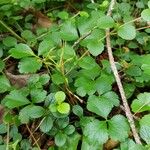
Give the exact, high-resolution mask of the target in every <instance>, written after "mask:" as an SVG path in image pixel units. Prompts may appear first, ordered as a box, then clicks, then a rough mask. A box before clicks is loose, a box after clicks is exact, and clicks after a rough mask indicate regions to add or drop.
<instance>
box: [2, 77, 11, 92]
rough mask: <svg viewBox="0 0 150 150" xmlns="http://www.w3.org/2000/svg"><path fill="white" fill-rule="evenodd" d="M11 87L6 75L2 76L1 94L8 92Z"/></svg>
mask: <svg viewBox="0 0 150 150" xmlns="http://www.w3.org/2000/svg"><path fill="white" fill-rule="evenodd" d="M10 87H11V85H10V82H9V80H8V79H7V78H6V77H5V76H4V75H0V93H4V92H6V91H8V90H9V88H10Z"/></svg>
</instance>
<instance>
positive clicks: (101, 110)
mask: <svg viewBox="0 0 150 150" xmlns="http://www.w3.org/2000/svg"><path fill="white" fill-rule="evenodd" d="M112 108H113V105H112V104H111V100H110V99H107V98H104V97H100V96H99V97H97V96H95V95H92V96H90V97H89V99H88V102H87V109H88V110H89V111H91V112H94V113H96V114H97V115H99V116H102V117H104V118H107V116H108V114H109V113H110V111H111V109H112Z"/></svg>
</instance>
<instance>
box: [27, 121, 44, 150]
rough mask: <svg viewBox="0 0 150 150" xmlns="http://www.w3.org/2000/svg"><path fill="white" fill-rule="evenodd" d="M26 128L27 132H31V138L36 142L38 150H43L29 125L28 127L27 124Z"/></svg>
mask: <svg viewBox="0 0 150 150" xmlns="http://www.w3.org/2000/svg"><path fill="white" fill-rule="evenodd" d="M26 128H27V130H28V131H29V133H30V135H31V137H32V138H33V140H34V142H35V144H36V146H37V148H38V150H41V148H40V146H39V144H38V142H37V140H36V139H35V137H34V135H33V133H32V132H31V130H30V128H29V127H28V125H27V124H26Z"/></svg>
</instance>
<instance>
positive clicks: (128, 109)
mask: <svg viewBox="0 0 150 150" xmlns="http://www.w3.org/2000/svg"><path fill="white" fill-rule="evenodd" d="M114 5H115V0H111V3H110V6H109V9H108V12H107V15H108V16H111V14H112V10H113V7H114ZM106 47H107V51H108V56H109V61H110V65H111V69H112V71H113V74H114V76H115V79H116V82H117V85H118V89H119V92H120V96H121V99H122V102H123V106H124V109H125V114H126V117H127V119H128V122H129V124H130V127H131V130H132V133H133V137H134V139H135V142H136V143H138V144H141V141H140V137H139V135H138V133H137V130H136V127H135V123H134V119H133V116H132V113H131V111H130V107H129V105H128V102H127V98H126V96H125V92H124V89H123V85H122V83H121V79H120V77H119V74H118V71H117V68H116V65H115V61H114V57H113V53H112V48H111V41H110V30H109V29H106Z"/></svg>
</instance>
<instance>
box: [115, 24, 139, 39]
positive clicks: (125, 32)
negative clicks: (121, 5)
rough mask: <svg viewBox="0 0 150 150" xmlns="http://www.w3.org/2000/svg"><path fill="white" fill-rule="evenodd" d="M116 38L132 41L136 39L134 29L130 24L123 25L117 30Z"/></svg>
mask: <svg viewBox="0 0 150 150" xmlns="http://www.w3.org/2000/svg"><path fill="white" fill-rule="evenodd" d="M117 33H118V36H120V37H121V38H123V39H125V40H132V39H134V38H135V37H136V29H135V27H134V26H133V25H131V24H124V25H122V26H120V27H119V29H118V32H117Z"/></svg>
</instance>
